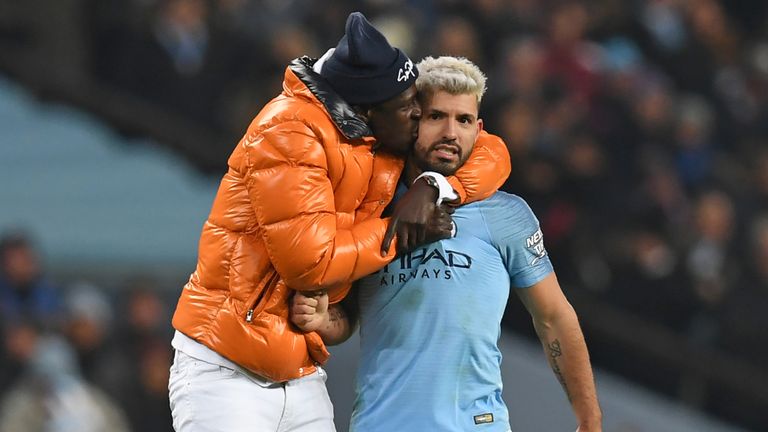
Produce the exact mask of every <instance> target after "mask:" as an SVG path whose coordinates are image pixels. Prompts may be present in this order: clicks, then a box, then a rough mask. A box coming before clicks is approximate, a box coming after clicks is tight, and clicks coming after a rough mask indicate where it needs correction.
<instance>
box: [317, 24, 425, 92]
mask: <svg viewBox="0 0 768 432" xmlns="http://www.w3.org/2000/svg"><path fill="white" fill-rule="evenodd" d="M418 74H419V72H418V69H417V68H416V67H414V64H413V62H412V61H411V59H409V58H408V56H407V55H406V54H405V53H404V52H402V51H401V50H399V49H398V48H394V47H392V46H391V45H390V44H389V42H388V41H387V39H386V38H385V37H384V35H383V34H381V32H379V31H378V30H377V29H376V28H375V27H374V26H373V25H371V23H370V22H368V20H367V19H366V18H365V16H364V15H363V14H361V13H360V12H353V13H351V14H350V15H349V17H347V23H346V26H345V32H344V36H343V37H342V38H341V40H339V43H338V45H336V49H335V50H334V51H333V53H332V54H331V55H330V57H328V58H327V59H325V62H324V63H323V65H322V68H321V69H320V75H321V76H322V77H323V78H325V79H326V80H327V81H328V83H329V84H330V85H331V87H332V88H333V89H334V90H335V91H336V92H337V93H338V94H339V96H341V97H342V98H343V99H344V100H345V101H347V102H348V103H350V104H352V105H368V104H370V105H375V104H377V103H380V102H384V101H386V100H389V99H392V98H394V97H396V96H398V95H400V94H401V93H402V92H404V91H406V90H408V88H409V87H410V86H412V85H413V84H414V83H415V82H416V78H417V77H418Z"/></svg>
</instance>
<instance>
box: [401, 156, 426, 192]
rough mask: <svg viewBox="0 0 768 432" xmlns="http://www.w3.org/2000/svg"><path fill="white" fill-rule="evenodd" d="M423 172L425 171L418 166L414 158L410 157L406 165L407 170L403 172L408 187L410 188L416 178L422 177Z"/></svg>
mask: <svg viewBox="0 0 768 432" xmlns="http://www.w3.org/2000/svg"><path fill="white" fill-rule="evenodd" d="M423 172H424V170H422V169H421V168H419V167H418V166H417V165H416V162H414V160H413V157H409V158H408V160H407V161H406V163H405V170H404V171H403V175H404V178H405V184H406V186H408V187H410V186H411V185H412V184H413V181H414V180H416V177H418V176H420V175H421V173H423Z"/></svg>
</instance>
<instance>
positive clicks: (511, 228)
mask: <svg viewBox="0 0 768 432" xmlns="http://www.w3.org/2000/svg"><path fill="white" fill-rule="evenodd" d="M477 206H478V209H479V210H480V213H481V214H482V217H483V221H484V222H485V225H486V226H487V228H488V232H489V234H490V236H491V238H492V239H493V241H494V242H495V243H498V244H499V245H503V244H508V243H509V242H514V243H517V242H518V241H519V240H522V241H524V240H525V239H527V238H529V237H531V236H535V235H537V234H536V233H538V232H539V220H538V219H537V218H536V215H535V214H534V213H533V210H531V207H530V206H529V205H528V203H527V202H526V201H525V200H524V199H523V198H521V197H520V196H517V195H514V194H510V193H506V192H501V191H500V192H496V193H494V194H493V195H491V196H490V197H488V198H487V199H485V200H483V201H480V202H478V203H477Z"/></svg>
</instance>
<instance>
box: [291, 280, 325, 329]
mask: <svg viewBox="0 0 768 432" xmlns="http://www.w3.org/2000/svg"><path fill="white" fill-rule="evenodd" d="M290 316H291V321H292V322H293V323H294V324H295V325H296V327H298V328H299V329H301V331H304V332H313V331H317V330H318V329H320V328H322V327H323V326H324V325H326V324H327V322H328V293H327V292H325V290H318V291H305V292H301V291H296V293H295V294H294V295H293V298H292V299H291V314H290Z"/></svg>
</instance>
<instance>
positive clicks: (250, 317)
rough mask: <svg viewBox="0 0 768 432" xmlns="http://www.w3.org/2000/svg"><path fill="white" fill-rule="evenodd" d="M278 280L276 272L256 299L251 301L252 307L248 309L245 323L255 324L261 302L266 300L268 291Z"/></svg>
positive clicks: (262, 287)
mask: <svg viewBox="0 0 768 432" xmlns="http://www.w3.org/2000/svg"><path fill="white" fill-rule="evenodd" d="M275 279H277V272H275V273H274V274H273V275H272V276H270V277H269V279H267V282H266V283H265V284H264V285H262V286H261V289H260V290H259V293H258V294H257V295H256V298H255V299H253V301H251V307H250V308H249V309H248V311H247V312H246V313H245V322H247V323H251V322H253V317H254V315H256V309H257V306H258V305H259V304H260V303H261V300H262V299H264V296H265V295H266V294H267V290H269V289H270V288H271V286H272V282H273V281H274V280H275Z"/></svg>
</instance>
